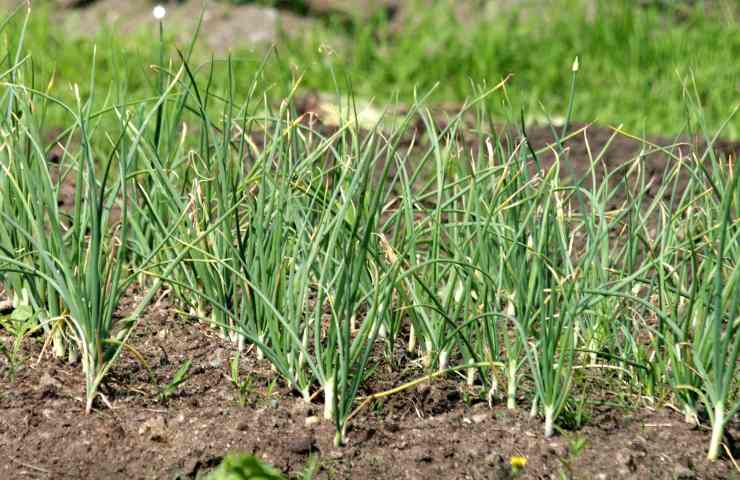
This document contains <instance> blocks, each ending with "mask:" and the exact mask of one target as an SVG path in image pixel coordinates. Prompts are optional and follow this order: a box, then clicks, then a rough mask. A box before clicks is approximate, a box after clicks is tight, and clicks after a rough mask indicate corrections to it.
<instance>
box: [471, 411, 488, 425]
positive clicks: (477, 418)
mask: <svg viewBox="0 0 740 480" xmlns="http://www.w3.org/2000/svg"><path fill="white" fill-rule="evenodd" d="M470 419H471V420H472V421H473V423H475V424H478V423H483V422H485V421H486V420H487V419H488V414H487V413H476V414H475V415H473V416H472V417H470Z"/></svg>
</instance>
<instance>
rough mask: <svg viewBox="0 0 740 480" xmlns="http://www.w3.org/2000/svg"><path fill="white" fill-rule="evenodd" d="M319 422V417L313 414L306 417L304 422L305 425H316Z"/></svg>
mask: <svg viewBox="0 0 740 480" xmlns="http://www.w3.org/2000/svg"><path fill="white" fill-rule="evenodd" d="M320 422H321V419H320V418H319V417H317V416H315V415H312V416H310V417H306V420H305V423H306V426H307V427H310V426H312V425H318V424H319V423H320Z"/></svg>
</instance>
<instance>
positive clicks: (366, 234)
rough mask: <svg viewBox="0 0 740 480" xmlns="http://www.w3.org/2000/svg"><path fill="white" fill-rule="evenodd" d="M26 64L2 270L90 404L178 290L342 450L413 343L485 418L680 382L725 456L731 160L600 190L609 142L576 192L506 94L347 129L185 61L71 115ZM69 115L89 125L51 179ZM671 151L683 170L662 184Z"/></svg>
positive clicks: (5, 81)
mask: <svg viewBox="0 0 740 480" xmlns="http://www.w3.org/2000/svg"><path fill="white" fill-rule="evenodd" d="M22 52H24V49H23V45H22V42H19V43H18V45H17V51H16V52H15V55H8V57H7V62H8V66H9V68H7V69H6V70H5V73H3V74H2V77H1V78H0V82H2V92H1V96H0V101H1V102H2V110H3V115H2V118H1V119H0V142H1V143H0V169H1V170H2V171H1V172H0V215H1V216H2V222H0V281H1V282H2V285H3V289H4V292H5V295H6V296H8V297H9V298H11V299H12V301H13V302H14V305H15V306H16V308H20V307H21V306H23V307H25V308H29V307H30V308H31V309H32V311H33V312H34V319H35V322H37V325H38V328H39V329H42V330H43V332H44V335H45V338H46V339H47V343H48V344H49V345H50V347H51V351H52V352H53V353H54V354H55V355H57V356H59V357H67V358H68V359H69V360H70V361H73V362H75V361H77V360H78V359H79V361H80V363H81V367H82V370H83V373H84V377H85V385H86V409H87V411H88V412H89V411H91V410H92V408H93V406H94V401H95V399H96V398H97V395H98V389H99V387H100V385H101V383H102V382H104V381H105V376H106V374H107V372H108V371H109V369H110V368H111V366H112V365H113V364H114V363H115V361H116V360H117V359H118V358H119V357H120V355H121V354H122V353H123V352H124V347H125V346H126V342H127V341H128V338H129V336H130V335H131V333H132V332H133V331H134V329H135V328H136V327H137V325H138V324H139V323H140V322H142V321H146V317H145V315H144V312H145V309H146V306H147V305H148V304H149V303H150V302H151V301H152V299H154V298H155V296H157V295H159V294H160V293H161V292H162V289H163V288H164V287H166V288H167V290H168V291H169V292H170V296H171V298H172V302H173V305H174V306H175V308H176V309H177V310H178V311H179V312H180V313H181V314H182V315H181V316H182V318H183V320H182V321H192V319H193V318H195V319H197V321H202V322H205V323H207V324H208V325H210V326H211V327H212V328H213V329H214V330H216V331H217V332H219V334H221V335H222V337H223V338H224V339H225V340H226V341H231V342H233V343H234V345H235V348H237V349H244V348H245V347H246V346H247V345H253V346H254V347H256V351H257V352H258V353H257V354H258V355H259V356H260V358H264V359H266V360H267V361H269V362H270V363H271V364H272V365H273V366H274V368H275V370H276V371H277V372H278V373H279V374H280V375H281V377H282V378H283V379H284V380H285V383H286V385H288V386H289V387H290V388H293V389H295V390H296V391H297V392H299V393H300V395H301V396H302V397H303V399H304V400H305V401H307V402H311V401H314V400H315V399H316V398H319V397H318V394H319V393H322V394H323V395H322V398H323V401H324V415H325V417H326V418H327V419H329V420H331V421H333V422H334V424H335V426H336V432H337V436H336V443H337V444H343V443H344V442H345V441H346V434H347V427H348V425H349V423H350V421H351V419H352V418H353V416H354V415H356V413H357V409H358V406H359V407H361V406H362V405H363V404H364V403H361V402H359V401H358V400H359V394H360V393H359V392H361V390H362V388H363V385H364V384H365V382H366V380H367V376H368V375H372V372H374V371H375V369H376V367H377V364H378V363H379V362H383V361H384V358H386V357H385V356H384V355H389V356H393V353H394V352H393V350H394V349H395V348H397V347H398V346H399V345H403V346H404V348H406V349H407V350H408V352H410V353H411V354H412V355H415V356H417V357H418V358H419V359H420V360H421V361H420V365H421V368H422V370H421V371H420V372H419V375H420V376H421V375H424V374H425V373H426V374H430V376H431V375H444V374H450V373H451V372H458V371H462V372H464V373H465V374H464V379H465V382H466V383H467V384H468V385H470V386H472V387H476V388H479V389H480V391H481V392H482V394H484V395H485V396H486V397H487V398H488V400H489V402H491V403H493V402H495V401H498V400H499V399H500V398H501V399H503V400H505V401H506V405H507V406H508V408H510V409H516V408H519V403H520V402H521V401H522V400H526V401H527V403H528V404H529V406H530V409H531V412H532V414H533V415H541V416H542V417H543V418H544V433H545V435H546V436H550V435H553V434H554V433H555V430H556V425H557V423H558V420H559V418H560V416H561V415H562V413H563V411H564V409H565V408H566V407H567V406H568V404H569V402H571V401H572V400H573V395H572V392H573V389H574V386H575V385H576V384H578V382H581V383H584V382H587V381H588V378H589V377H588V376H587V375H580V374H579V371H580V370H589V369H591V370H593V371H601V372H612V371H613V372H616V373H615V381H616V382H617V383H618V384H622V385H626V386H628V387H629V388H630V389H632V390H633V391H636V392H639V398H641V399H644V400H645V401H647V402H658V401H661V399H662V398H664V396H663V393H664V392H671V395H672V400H673V401H674V402H675V403H678V404H679V405H680V407H681V408H682V410H683V411H684V412H685V416H686V420H687V421H689V422H699V421H701V418H702V415H700V413H702V412H706V414H707V417H708V421H709V423H710V424H711V426H712V436H711V441H710V446H709V453H708V456H709V458H712V459H714V458H717V457H718V455H719V453H720V448H721V441H722V435H723V430H724V427H725V426H726V424H727V422H728V421H729V420H730V419H731V418H732V417H733V415H734V414H735V413H736V411H737V409H738V395H737V393H738V392H737V390H738V385H737V384H738V382H737V379H736V374H735V373H736V368H737V359H738V349H739V347H740V334H739V333H738V329H739V328H740V317H739V313H738V304H739V303H740V281H739V279H738V276H740V268H738V263H737V259H738V258H740V252H738V246H739V244H740V240H739V239H738V236H739V235H740V225H739V224H738V217H739V216H740V186H738V181H739V180H738V179H739V178H740V173H738V171H737V169H736V168H734V165H733V163H732V161H728V159H725V158H717V157H715V156H714V154H713V150H712V148H711V145H709V146H708V147H706V149H705V150H704V151H698V153H696V154H693V155H692V156H688V157H687V156H685V154H684V153H683V150H682V148H680V147H682V146H678V145H677V146H669V147H658V146H655V145H651V144H648V143H645V145H644V148H643V151H642V152H640V154H639V156H637V157H636V158H633V159H624V163H623V164H622V165H621V166H619V167H618V168H616V169H614V170H613V171H611V172H606V174H605V177H604V180H601V181H597V180H596V179H597V172H598V171H599V170H600V169H603V166H602V160H603V157H604V155H605V153H606V151H607V150H608V145H607V146H606V147H605V148H604V150H603V151H600V152H594V154H593V157H592V161H591V165H590V167H589V168H588V169H587V170H586V171H585V172H579V173H580V174H581V175H582V177H575V178H574V177H573V172H570V169H571V165H570V163H569V161H568V151H567V149H566V148H564V147H563V142H564V140H565V139H566V138H565V136H564V135H565V132H566V128H563V131H562V133H561V134H559V135H558V133H557V132H555V138H556V139H557V141H556V142H555V143H554V144H553V145H551V146H548V147H547V148H543V149H542V150H540V151H536V150H535V149H534V147H533V146H532V145H531V144H530V143H529V141H528V139H527V136H526V130H525V129H522V131H521V132H520V133H521V134H520V135H516V136H508V137H507V136H501V137H499V136H497V135H496V134H495V133H494V132H493V131H492V130H491V129H486V128H485V126H486V124H487V120H488V114H487V110H486V105H487V102H488V101H490V99H491V98H492V97H494V96H495V95H497V90H498V89H499V87H500V86H501V85H498V86H497V87H494V88H492V89H490V90H487V91H484V92H481V93H479V94H478V95H477V96H476V97H474V99H473V100H472V101H471V102H469V104H467V105H465V106H464V107H463V109H462V111H461V112H460V113H459V114H458V115H455V116H452V117H450V118H448V119H446V121H445V125H444V126H441V125H438V124H437V119H436V118H435V116H434V115H432V114H431V113H430V112H429V111H428V110H427V109H426V108H425V107H424V105H425V102H424V99H419V100H418V101H417V102H415V103H414V105H413V106H412V108H410V109H409V112H408V113H407V114H406V115H404V116H398V115H386V116H385V117H384V118H383V119H382V120H381V121H380V122H379V123H378V124H377V125H375V126H374V127H373V128H370V129H367V128H364V127H361V126H360V125H359V124H358V122H357V120H356V119H357V116H356V111H355V109H354V108H353V107H354V106H353V103H352V102H351V101H346V102H343V101H341V100H340V101H339V102H338V103H339V109H340V117H341V119H342V121H341V122H340V125H339V126H338V127H336V128H331V129H328V128H323V127H322V126H321V125H320V124H312V123H311V121H310V120H311V117H310V116H309V115H301V114H299V113H298V112H296V110H295V108H294V102H293V98H292V97H289V98H287V99H285V100H284V101H282V102H281V103H280V105H279V106H277V107H276V106H274V104H273V103H272V102H270V101H269V100H268V99H267V97H266V96H265V94H264V90H263V88H262V87H261V86H260V80H259V79H260V71H259V69H256V71H251V72H245V71H243V70H244V68H243V67H240V69H237V67H236V66H235V65H234V64H233V63H232V62H231V61H230V60H229V61H227V62H225V63H223V64H216V63H213V62H212V63H210V64H207V65H205V66H201V67H200V68H195V67H194V66H193V65H192V64H191V62H190V61H189V58H188V55H183V54H180V56H179V58H178V59H176V60H172V61H171V62H170V63H169V64H165V63H164V61H161V62H160V65H159V66H158V69H157V73H156V77H157V78H156V82H154V83H155V85H154V87H153V95H152V98H150V99H146V100H141V101H138V102H130V101H128V99H127V96H126V90H125V83H124V82H121V83H120V84H116V85H113V86H112V87H111V90H110V91H108V92H94V91H91V92H90V93H89V94H88V95H86V97H85V98H83V97H82V95H80V94H79V93H77V94H76V99H77V100H76V103H75V104H73V105H67V104H64V103H63V102H62V101H60V100H59V99H57V98H55V97H54V96H53V95H52V93H51V91H50V90H48V89H46V90H45V89H43V88H39V87H38V86H37V81H36V80H35V79H34V76H33V68H32V64H31V63H30V62H28V61H27V60H26V57H24V56H23V53H22ZM162 57H163V58H164V54H163V55H162ZM574 70H575V69H574ZM237 74H239V75H243V74H251V75H253V76H254V83H253V88H252V89H251V90H250V91H249V92H236V91H234V87H233V85H234V81H233V79H234V76H235V75H237ZM91 75H92V76H93V77H94V75H95V72H94V70H93V71H92V72H91ZM574 80H575V72H574ZM94 84H95V82H94V78H92V79H91V82H90V85H94ZM50 86H51V84H49V88H50ZM73 88H74V89H75V92H79V89H78V87H76V86H75V87H73ZM292 91H293V92H295V88H293V89H292ZM100 98H102V100H100ZM50 109H58V110H62V111H64V112H66V116H67V118H68V119H69V124H68V125H67V126H66V128H65V129H64V130H63V132H62V133H61V134H60V135H59V136H58V137H57V138H56V139H55V141H56V142H58V143H60V144H62V145H63V147H64V148H63V154H62V155H61V157H60V159H59V161H58V163H56V164H52V163H49V162H48V161H47V151H46V148H47V144H48V142H45V141H44V140H43V139H44V135H45V132H46V130H47V129H48V127H49V126H48V125H46V124H45V118H46V112H48V111H49V110H50ZM693 111H695V112H700V108H699V107H698V106H696V105H695V106H694V110H693ZM733 115H734V112H733ZM471 119H472V122H474V124H475V125H474V126H473V128H471V125H470V122H471ZM700 120H701V119H700ZM699 123H700V126H701V122H699ZM586 133H587V132H582V131H577V132H575V133H573V134H571V136H575V135H586ZM615 135H616V133H615ZM653 155H662V156H664V157H665V158H667V159H668V162H667V166H666V169H665V171H664V172H662V179H663V182H662V183H661V184H660V185H653V179H651V178H648V177H647V173H646V171H645V168H644V160H645V159H646V158H648V157H650V156H653ZM545 158H550V161H548V162H547V164H546V165H545V164H543V163H542V162H543V160H544V159H545ZM553 159H554V160H553ZM564 173H568V174H569V175H564ZM566 177H569V178H568V180H567V181H564V180H563V178H566ZM63 185H73V186H74V188H75V192H76V194H75V197H74V203H73V205H72V206H71V207H70V208H65V209H63V208H60V206H59V205H58V199H59V194H60V191H61V189H62V187H63ZM134 287H138V288H139V289H141V291H142V293H143V294H142V295H141V296H140V297H137V298H139V301H138V303H137V305H136V306H135V308H134V309H133V310H132V311H130V312H127V313H126V315H124V316H123V317H122V318H121V317H120V316H119V315H117V313H118V310H119V304H120V302H121V299H122V298H123V297H124V296H125V295H126V294H127V293H129V292H130V290H131V289H132V288H134ZM504 387H505V389H504ZM592 388H594V389H595V388H596V386H595V385H594V386H593V387H592ZM614 388H619V387H614ZM587 392H588V394H589V395H593V396H594V397H598V396H599V395H603V393H604V392H597V391H593V390H588V389H587Z"/></svg>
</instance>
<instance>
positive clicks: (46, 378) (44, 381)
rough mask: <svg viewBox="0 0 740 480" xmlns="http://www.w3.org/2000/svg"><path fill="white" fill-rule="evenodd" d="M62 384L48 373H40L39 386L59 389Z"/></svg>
mask: <svg viewBox="0 0 740 480" xmlns="http://www.w3.org/2000/svg"><path fill="white" fill-rule="evenodd" d="M61 386H62V382H60V381H59V380H57V379H56V378H54V377H52V376H51V375H49V374H48V373H44V374H43V375H41V378H40V379H39V388H41V389H46V388H53V389H55V390H56V389H59V388H61Z"/></svg>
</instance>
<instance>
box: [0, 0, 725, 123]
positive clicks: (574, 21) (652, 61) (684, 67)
mask: <svg viewBox="0 0 740 480" xmlns="http://www.w3.org/2000/svg"><path fill="white" fill-rule="evenodd" d="M483 3H484V4H485V3H486V2H483ZM646 4H647V5H646ZM453 5H454V4H453V3H450V2H436V3H435V6H434V7H432V8H419V9H417V10H415V11H414V14H413V17H412V18H408V19H405V20H402V21H401V22H402V24H403V25H404V28H403V29H400V30H399V29H396V28H395V27H394V25H395V24H393V23H391V22H389V20H388V19H386V18H383V17H381V16H379V17H376V18H373V19H370V20H367V19H364V20H361V21H349V22H348V21H347V20H346V19H343V20H341V21H340V19H335V20H336V21H332V20H323V21H321V22H319V23H318V24H317V27H316V28H315V29H314V30H312V31H307V32H300V33H296V32H290V34H288V35H285V38H283V39H282V41H281V42H280V45H279V48H278V50H277V53H278V55H276V56H275V58H274V59H273V60H271V61H270V62H269V63H268V65H267V66H266V68H265V72H264V76H265V78H266V80H267V82H265V85H267V90H270V91H271V92H272V93H273V95H274V96H275V98H279V97H282V96H284V95H285V94H286V93H287V92H286V91H283V90H285V86H286V85H290V82H289V81H286V80H288V79H291V78H292V77H296V76H298V75H302V76H303V81H302V85H303V86H304V87H306V88H310V89H316V90H324V91H326V90H330V91H333V90H334V88H335V87H334V85H335V83H334V82H335V79H334V78H335V77H333V76H332V75H331V74H330V68H329V67H331V69H333V71H334V72H335V73H336V78H337V79H338V82H339V83H340V85H341V86H342V88H346V85H347V84H348V83H349V81H351V84H352V88H353V90H354V92H355V93H356V94H358V95H360V96H363V97H372V98H375V99H377V100H379V101H380V102H381V103H385V102H388V101H396V100H397V101H400V102H403V103H410V102H411V101H412V99H413V95H414V91H415V90H418V91H421V92H424V91H427V90H429V89H431V88H433V87H434V86H435V85H436V84H438V86H437V88H436V89H435V93H434V96H433V97H432V98H433V100H436V101H445V102H462V101H463V100H464V99H465V98H466V97H468V96H469V95H470V94H471V83H475V84H482V83H488V84H495V83H497V82H498V81H499V80H501V78H503V77H505V76H506V75H507V74H513V77H512V80H511V82H510V88H509V89H508V92H509V96H508V98H507V101H504V102H503V103H504V104H501V103H502V102H501V101H500V100H498V103H499V104H496V103H492V104H491V105H489V106H488V107H489V109H490V110H491V111H493V112H494V113H495V114H498V115H500V116H501V117H502V118H503V117H504V116H505V113H506V112H511V111H515V112H518V111H519V110H520V109H522V108H523V109H524V110H525V112H526V115H527V118H528V119H534V120H543V119H544V118H545V117H544V115H543V112H548V114H551V115H553V116H556V117H557V116H559V115H564V112H565V110H566V106H567V105H566V101H567V98H568V92H569V88H570V84H569V82H570V66H571V64H572V62H573V59H574V58H575V57H576V56H579V58H580V64H581V71H580V74H579V88H578V96H577V98H576V103H575V108H576V110H575V119H576V120H578V121H583V122H591V121H596V122H600V123H605V124H617V123H623V124H624V125H625V127H626V128H627V129H628V130H630V131H634V132H637V133H646V134H665V135H673V134H677V133H679V132H681V131H683V130H684V129H685V127H686V125H687V121H688V120H689V119H688V116H687V114H686V110H685V104H686V102H685V100H684V95H685V92H684V86H685V84H686V83H687V82H688V81H689V80H690V79H691V78H692V76H693V78H694V79H695V85H696V88H697V93H698V97H699V98H700V99H701V101H702V102H703V107H704V110H705V113H706V117H707V121H708V122H709V126H710V127H711V128H715V127H717V126H719V125H720V124H721V122H722V120H723V119H724V118H725V117H726V116H727V115H728V113H729V112H730V111H731V109H732V108H733V107H734V106H735V105H736V104H737V102H738V100H737V99H738V93H740V63H739V62H737V61H736V59H737V58H740V29H738V23H737V18H738V17H737V7H736V6H733V4H732V2H728V1H724V0H720V1H718V2H713V3H712V6H711V8H707V9H706V11H705V10H704V9H702V6H701V5H697V6H693V7H692V6H691V5H689V4H687V2H677V3H673V4H670V5H673V6H672V7H666V6H665V5H666V4H665V2H642V3H640V2H633V1H626V0H616V1H609V2H603V1H597V2H585V1H583V0H561V1H556V2H551V3H549V4H548V5H547V6H544V7H542V8H538V9H536V10H535V9H530V11H529V13H527V12H526V11H520V10H514V11H511V12H505V11H501V10H499V11H494V10H493V9H490V8H486V7H485V6H482V7H481V10H480V11H476V12H474V13H475V14H476V15H475V16H476V19H471V18H470V15H469V13H470V12H468V13H467V14H464V13H460V12H459V8H458V9H457V10H458V11H457V12H456V11H455V7H454V6H453ZM588 5H591V8H587V6H588ZM676 5H678V6H676ZM460 17H466V18H465V19H464V20H463V19H460ZM166 29H167V31H168V33H170V34H172V33H174V32H175V31H176V30H177V26H176V25H171V24H166ZM155 30H156V27H155V24H154V22H153V21H152V22H151V24H149V25H142V27H141V29H140V31H139V32H138V33H137V34H135V35H127V36H125V37H123V36H119V35H116V34H115V33H113V32H111V31H110V30H107V31H104V32H102V33H99V34H98V35H97V36H96V37H95V38H93V39H89V38H87V39H86V38H81V37H80V36H79V35H78V33H77V32H63V31H61V30H60V29H59V27H56V26H54V22H51V21H49V17H48V15H46V14H44V13H43V12H42V14H40V15H34V17H33V19H32V21H31V25H30V29H29V37H28V39H27V41H28V44H29V47H30V50H31V52H32V55H33V62H34V63H36V64H37V65H38V66H40V68H39V69H38V71H39V72H40V73H41V75H40V78H39V79H37V82H44V83H47V82H48V78H49V77H50V75H51V73H52V72H56V74H55V78H56V88H58V89H60V91H57V92H54V93H55V94H57V95H61V96H62V97H64V96H65V95H71V90H70V89H69V85H70V84H73V83H79V84H81V85H85V84H87V83H88V80H89V79H88V78H87V73H86V72H87V71H88V68H87V65H89V62H90V58H91V55H92V50H93V45H94V44H97V45H98V48H99V49H105V51H106V52H117V54H114V55H100V56H99V57H98V65H97V79H96V81H97V83H98V85H99V86H98V90H99V91H104V90H106V89H107V88H108V86H109V85H111V84H112V83H113V80H114V77H115V80H116V81H117V82H119V83H120V82H121V81H125V82H126V83H127V84H128V91H129V95H132V96H134V97H145V96H146V95H147V92H150V87H149V85H150V84H151V85H153V84H154V79H155V75H154V73H153V72H152V71H151V70H150V69H149V68H147V67H148V65H150V64H153V63H156V62H157V59H158V50H157V47H156V42H154V41H152V39H153V38H152V37H155V38H156V32H155ZM14 38H18V37H17V35H15V32H14V31H13V29H9V30H8V34H7V35H6V39H5V41H6V42H8V44H9V45H10V47H11V48H9V49H8V50H7V51H12V50H13V48H12V43H13V39H14ZM182 47H183V48H184V45H183V46H182ZM264 54H265V49H260V48H258V49H254V48H252V49H249V48H247V47H244V48H241V49H237V50H235V51H234V53H233V55H234V60H235V62H236V65H237V77H236V82H237V91H244V90H246V89H247V88H248V86H249V85H248V82H249V80H248V79H249V78H251V73H252V72H253V71H254V70H255V69H256V68H257V67H258V65H259V64H260V62H261V60H262V59H263V56H264ZM196 58H201V59H202V60H206V59H207V58H209V54H208V53H207V52H204V51H200V52H199V54H198V56H197V57H196ZM116 59H117V60H116ZM239 70H242V74H239ZM44 77H46V78H44ZM220 77H223V75H221V76H220ZM218 78H219V75H217V76H216V80H217V81H218ZM101 88H102V90H101ZM83 94H84V92H83ZM725 135H726V136H729V137H730V138H738V137H740V126H739V125H737V124H732V125H729V127H728V128H727V129H726V130H725Z"/></svg>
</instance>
